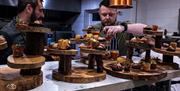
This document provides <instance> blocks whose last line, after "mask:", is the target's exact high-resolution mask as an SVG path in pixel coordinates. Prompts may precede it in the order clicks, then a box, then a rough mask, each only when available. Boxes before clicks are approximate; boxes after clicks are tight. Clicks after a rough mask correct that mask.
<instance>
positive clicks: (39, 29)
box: [19, 26, 51, 33]
mask: <svg viewBox="0 0 180 91" xmlns="http://www.w3.org/2000/svg"><path fill="white" fill-rule="evenodd" d="M19 31H21V32H36V33H51V29H49V28H45V27H32V26H29V27H28V28H26V29H19Z"/></svg>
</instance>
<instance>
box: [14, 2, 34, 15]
mask: <svg viewBox="0 0 180 91" xmlns="http://www.w3.org/2000/svg"><path fill="white" fill-rule="evenodd" d="M37 3H38V0H18V6H17V10H18V11H17V13H21V12H22V11H23V10H24V9H25V8H26V6H27V4H31V5H32V7H33V8H34V9H35V7H36V5H37Z"/></svg>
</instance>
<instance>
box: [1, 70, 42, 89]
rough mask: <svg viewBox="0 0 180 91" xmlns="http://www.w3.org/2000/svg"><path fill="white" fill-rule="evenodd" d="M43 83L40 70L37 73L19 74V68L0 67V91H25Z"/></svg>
mask: <svg viewBox="0 0 180 91" xmlns="http://www.w3.org/2000/svg"><path fill="white" fill-rule="evenodd" d="M42 83H43V75H42V72H41V73H40V74H38V75H32V76H21V75H20V70H18V69H12V68H9V67H3V68H0V91H26V90H30V89H33V88H36V87H38V86H40V85H41V84H42Z"/></svg>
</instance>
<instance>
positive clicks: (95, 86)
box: [0, 53, 180, 91]
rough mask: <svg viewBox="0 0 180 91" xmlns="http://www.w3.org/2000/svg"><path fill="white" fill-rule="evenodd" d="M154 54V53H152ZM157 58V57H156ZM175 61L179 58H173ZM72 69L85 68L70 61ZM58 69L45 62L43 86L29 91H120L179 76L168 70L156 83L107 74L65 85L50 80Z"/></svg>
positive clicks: (54, 65)
mask: <svg viewBox="0 0 180 91" xmlns="http://www.w3.org/2000/svg"><path fill="white" fill-rule="evenodd" d="M153 54H154V53H153ZM157 56H159V55H157ZM133 59H134V60H139V59H140V58H138V57H134V58H133ZM175 60H176V61H178V60H179V58H178V57H177V58H175ZM4 66H7V65H1V66H0V67H4ZM72 66H73V67H79V66H87V65H84V64H82V63H80V62H79V61H77V60H73V61H72ZM56 68H58V62H57V61H53V62H46V63H45V65H44V66H43V67H42V71H43V81H44V82H43V84H42V85H41V86H39V87H37V88H35V89H32V90H30V91H74V90H80V91H120V90H125V89H130V88H134V87H139V86H143V85H148V84H153V83H156V82H160V81H166V80H170V79H173V78H176V77H179V76H180V70H169V71H168V75H167V77H165V78H163V79H161V80H158V81H133V80H128V79H121V78H117V77H113V76H110V75H108V74H107V76H106V79H105V80H103V81H99V82H92V83H86V84H79V83H67V82H62V81H56V80H53V79H52V70H53V69H56Z"/></svg>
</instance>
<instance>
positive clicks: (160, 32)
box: [143, 30, 163, 36]
mask: <svg viewBox="0 0 180 91" xmlns="http://www.w3.org/2000/svg"><path fill="white" fill-rule="evenodd" d="M143 34H146V35H156V36H162V35H163V32H162V31H152V30H143Z"/></svg>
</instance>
